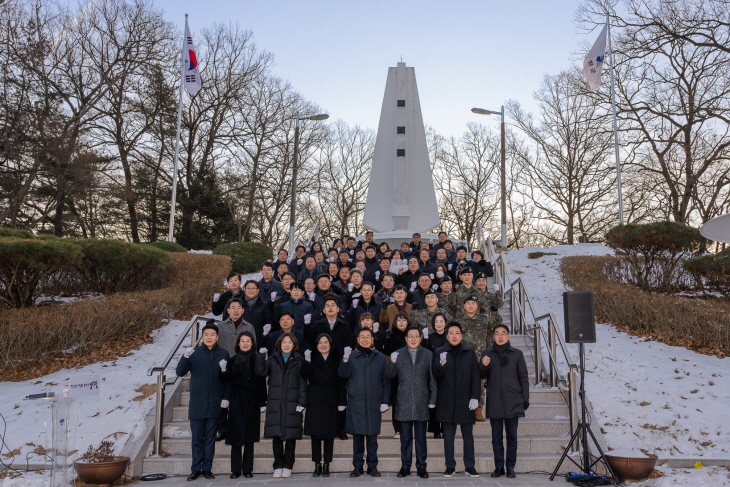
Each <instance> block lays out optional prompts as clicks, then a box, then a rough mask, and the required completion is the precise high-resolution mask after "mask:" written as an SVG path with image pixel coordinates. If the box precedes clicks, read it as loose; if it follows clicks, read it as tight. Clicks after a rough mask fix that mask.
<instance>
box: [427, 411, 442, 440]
mask: <svg viewBox="0 0 730 487" xmlns="http://www.w3.org/2000/svg"><path fill="white" fill-rule="evenodd" d="M428 415H429V420H428V432H429V433H434V434H439V435H440V434H442V433H443V432H444V428H443V426H442V425H441V423H439V422H438V421H436V409H429V410H428Z"/></svg>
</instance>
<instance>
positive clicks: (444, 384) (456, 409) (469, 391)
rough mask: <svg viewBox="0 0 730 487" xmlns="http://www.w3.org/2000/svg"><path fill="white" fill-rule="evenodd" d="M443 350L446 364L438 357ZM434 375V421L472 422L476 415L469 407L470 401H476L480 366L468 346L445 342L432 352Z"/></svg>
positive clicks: (478, 391)
mask: <svg viewBox="0 0 730 487" xmlns="http://www.w3.org/2000/svg"><path fill="white" fill-rule="evenodd" d="M442 352H446V365H444V366H443V367H442V366H441V362H440V356H441V353H442ZM433 376H434V377H435V378H436V384H437V385H438V395H437V398H436V421H438V422H440V423H459V424H465V423H468V424H474V423H475V422H476V415H475V413H474V411H470V410H469V400H470V399H476V400H479V393H480V384H479V366H478V365H477V356H476V354H475V353H474V350H473V349H472V348H471V347H467V346H466V345H464V344H463V343H460V344H459V345H457V346H456V347H452V346H451V344H448V343H447V344H446V345H444V346H443V347H441V348H437V349H436V351H435V352H434V354H433Z"/></svg>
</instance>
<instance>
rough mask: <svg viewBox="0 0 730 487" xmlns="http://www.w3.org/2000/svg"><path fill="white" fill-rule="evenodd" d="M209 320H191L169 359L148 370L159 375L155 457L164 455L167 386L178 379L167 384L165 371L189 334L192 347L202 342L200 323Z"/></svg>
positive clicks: (204, 317) (200, 317)
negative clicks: (199, 332)
mask: <svg viewBox="0 0 730 487" xmlns="http://www.w3.org/2000/svg"><path fill="white" fill-rule="evenodd" d="M208 319H209V318H208V317H206V316H200V315H195V316H193V317H192V318H191V319H190V322H189V323H188V324H187V326H186V327H185V330H183V332H182V334H181V335H180V337H179V338H178V339H177V341H176V342H175V345H173V347H172V349H171V350H170V353H168V354H167V357H166V358H165V360H164V361H163V362H162V365H155V366H152V367H150V368H149V369H147V376H151V375H152V374H154V373H155V372H157V373H158V374H157V389H156V391H155V393H156V394H157V397H156V403H155V442H154V447H153V450H152V453H153V454H154V455H159V454H160V453H162V426H163V419H164V411H165V386H170V385H174V384H175V383H176V382H177V379H178V377H177V375H176V376H175V380H173V381H172V382H166V381H165V370H167V367H168V366H169V365H170V362H171V361H172V359H173V357H174V356H175V354H176V353H177V351H178V349H179V348H180V347H181V346H182V344H183V342H184V341H185V338H187V336H188V333H190V346H192V347H195V346H196V345H197V344H198V342H199V341H200V337H199V336H198V330H199V329H200V327H199V325H198V324H199V322H201V321H207V320H208Z"/></svg>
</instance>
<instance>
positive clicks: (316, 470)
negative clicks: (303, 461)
mask: <svg viewBox="0 0 730 487" xmlns="http://www.w3.org/2000/svg"><path fill="white" fill-rule="evenodd" d="M320 475H322V464H320V463H315V464H314V472H312V477H319V476H320Z"/></svg>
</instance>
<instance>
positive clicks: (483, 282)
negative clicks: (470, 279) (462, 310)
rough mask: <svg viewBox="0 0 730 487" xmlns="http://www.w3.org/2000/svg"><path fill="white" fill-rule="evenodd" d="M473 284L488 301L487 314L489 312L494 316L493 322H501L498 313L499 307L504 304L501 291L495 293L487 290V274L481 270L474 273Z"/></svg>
mask: <svg viewBox="0 0 730 487" xmlns="http://www.w3.org/2000/svg"><path fill="white" fill-rule="evenodd" d="M474 285H475V286H476V287H477V288H479V290H480V291H482V292H483V293H484V294H485V296H486V297H487V302H488V303H489V314H491V315H492V317H493V318H494V320H495V324H502V316H501V315H500V314H499V308H500V307H501V306H502V305H503V304H504V299H502V291H500V290H497V292H495V293H492V292H489V288H488V287H487V275H486V274H485V273H483V272H479V273H478V274H477V275H476V277H475V278H474Z"/></svg>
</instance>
